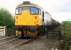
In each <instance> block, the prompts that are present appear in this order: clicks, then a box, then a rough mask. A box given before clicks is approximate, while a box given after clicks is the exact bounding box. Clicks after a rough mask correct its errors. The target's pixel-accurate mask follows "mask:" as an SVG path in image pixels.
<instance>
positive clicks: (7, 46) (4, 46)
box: [0, 36, 35, 50]
mask: <svg viewBox="0 0 71 50" xmlns="http://www.w3.org/2000/svg"><path fill="white" fill-rule="evenodd" d="M33 40H35V39H26V40H25V39H19V38H15V37H14V36H13V37H6V38H3V39H1V40H0V50H12V49H14V48H16V47H18V46H21V45H25V44H28V43H30V42H32V41H33Z"/></svg>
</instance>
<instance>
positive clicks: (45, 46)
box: [0, 37, 59, 50]
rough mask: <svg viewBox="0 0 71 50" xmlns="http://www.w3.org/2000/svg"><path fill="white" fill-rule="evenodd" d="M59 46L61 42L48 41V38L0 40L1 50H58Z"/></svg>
mask: <svg viewBox="0 0 71 50" xmlns="http://www.w3.org/2000/svg"><path fill="white" fill-rule="evenodd" d="M58 46H59V41H51V40H47V39H46V37H40V38H38V39H35V40H30V39H28V40H27V39H18V38H15V37H14V38H13V37H12V38H11V37H10V38H8V39H2V40H0V50H58ZM54 48H55V49H54Z"/></svg>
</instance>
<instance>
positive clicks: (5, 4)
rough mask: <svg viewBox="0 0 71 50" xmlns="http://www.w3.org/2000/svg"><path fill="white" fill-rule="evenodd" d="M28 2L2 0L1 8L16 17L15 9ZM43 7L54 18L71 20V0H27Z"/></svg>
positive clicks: (0, 1)
mask: <svg viewBox="0 0 71 50" xmlns="http://www.w3.org/2000/svg"><path fill="white" fill-rule="evenodd" d="M23 1H26V0H0V8H6V9H8V10H9V11H10V12H11V14H12V15H15V8H16V6H17V5H18V4H20V3H22V2H23ZM27 1H30V2H32V3H35V4H37V5H39V6H41V7H42V8H43V9H44V10H46V11H48V12H49V13H50V14H51V15H52V18H54V19H56V20H58V21H59V22H62V21H64V20H71V0H27Z"/></svg>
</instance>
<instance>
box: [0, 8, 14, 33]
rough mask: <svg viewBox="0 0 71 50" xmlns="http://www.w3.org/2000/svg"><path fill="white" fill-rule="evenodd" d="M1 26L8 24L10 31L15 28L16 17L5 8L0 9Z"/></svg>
mask: <svg viewBox="0 0 71 50" xmlns="http://www.w3.org/2000/svg"><path fill="white" fill-rule="evenodd" d="M0 26H6V28H7V30H8V32H12V30H13V29H14V19H13V17H12V15H11V14H10V12H9V11H8V10H6V9H4V8H1V9H0Z"/></svg>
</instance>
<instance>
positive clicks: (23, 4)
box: [17, 1, 41, 9]
mask: <svg viewBox="0 0 71 50" xmlns="http://www.w3.org/2000/svg"><path fill="white" fill-rule="evenodd" d="M22 6H34V7H37V8H40V9H41V7H40V6H38V5H36V4H33V3H30V2H27V1H25V2H23V3H22V4H19V5H18V6H17V7H22Z"/></svg>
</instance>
